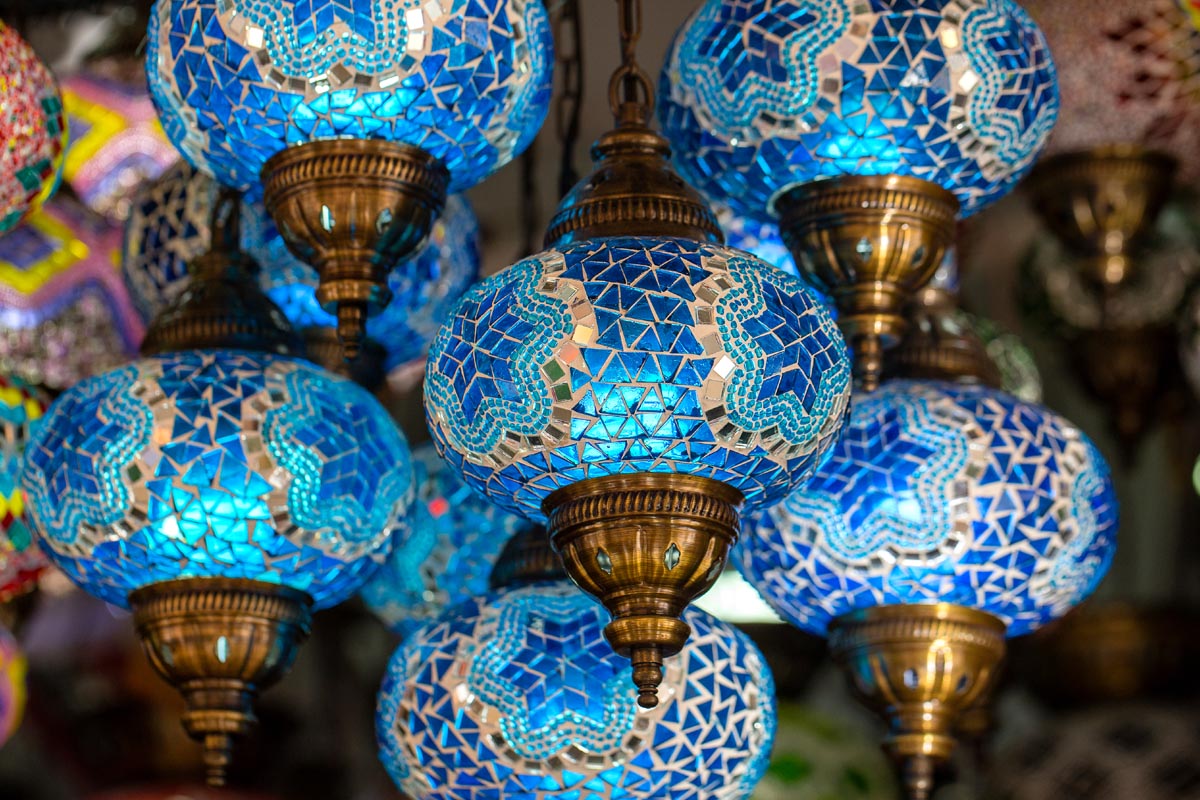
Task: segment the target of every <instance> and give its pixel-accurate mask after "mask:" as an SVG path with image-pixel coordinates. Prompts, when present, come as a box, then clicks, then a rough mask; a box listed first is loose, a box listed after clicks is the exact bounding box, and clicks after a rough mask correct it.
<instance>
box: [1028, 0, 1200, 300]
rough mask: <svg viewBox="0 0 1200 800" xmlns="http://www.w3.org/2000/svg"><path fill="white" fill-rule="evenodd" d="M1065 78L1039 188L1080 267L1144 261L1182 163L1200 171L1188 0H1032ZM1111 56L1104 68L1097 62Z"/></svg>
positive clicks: (1123, 271) (1102, 273) (1194, 44)
mask: <svg viewBox="0 0 1200 800" xmlns="http://www.w3.org/2000/svg"><path fill="white" fill-rule="evenodd" d="M1023 5H1025V7H1026V8H1028V9H1029V13H1030V15H1031V16H1032V17H1033V18H1034V19H1035V20H1037V22H1038V25H1039V26H1041V28H1042V30H1043V31H1045V33H1046V38H1047V40H1048V41H1049V43H1050V46H1051V48H1053V51H1054V54H1055V57H1056V59H1057V62H1058V64H1059V67H1060V69H1059V76H1060V79H1061V81H1062V101H1063V107H1062V124H1061V125H1060V126H1059V127H1058V128H1056V130H1055V132H1054V136H1053V137H1052V138H1051V140H1050V144H1049V146H1048V148H1047V150H1048V152H1051V153H1053V156H1052V157H1050V158H1047V159H1045V160H1044V161H1042V162H1041V163H1040V164H1039V165H1038V168H1037V170H1035V172H1034V174H1033V176H1032V178H1031V180H1030V182H1029V188H1030V191H1031V192H1032V194H1033V200H1034V205H1035V207H1036V208H1037V210H1038V211H1039V213H1040V214H1041V216H1042V217H1043V219H1044V221H1045V222H1046V224H1047V226H1048V227H1049V228H1050V230H1051V231H1053V232H1054V234H1055V235H1056V236H1058V237H1059V238H1060V239H1061V240H1062V242H1063V244H1064V245H1066V246H1067V247H1068V248H1069V249H1070V250H1071V252H1073V253H1074V254H1075V255H1076V256H1077V257H1078V259H1079V260H1078V266H1079V267H1080V269H1081V271H1082V274H1083V275H1084V276H1085V277H1086V278H1088V279H1089V280H1091V281H1093V282H1094V283H1096V284H1098V285H1100V286H1108V287H1110V288H1111V287H1115V286H1117V285H1119V284H1120V283H1121V282H1123V281H1124V280H1126V279H1127V277H1128V276H1129V273H1130V272H1131V271H1133V270H1135V269H1136V266H1137V262H1136V258H1135V255H1136V252H1137V250H1138V248H1139V245H1141V244H1144V243H1145V241H1146V239H1147V237H1148V236H1149V234H1150V232H1151V231H1152V230H1153V229H1154V224H1155V219H1156V217H1157V216H1158V213H1159V212H1160V211H1161V210H1162V208H1163V204H1164V203H1165V202H1166V200H1167V197H1168V195H1169V193H1170V190H1171V186H1172V183H1173V180H1174V178H1175V176H1176V175H1175V174H1176V171H1177V170H1178V171H1179V177H1180V178H1181V179H1183V181H1185V182H1188V183H1191V182H1194V181H1195V179H1196V177H1197V176H1198V175H1200V159H1198V158H1197V157H1196V154H1197V153H1198V152H1200V32H1197V30H1196V28H1195V27H1194V25H1193V24H1192V21H1191V19H1190V18H1189V15H1188V13H1187V11H1186V10H1185V9H1184V3H1183V2H1182V1H1181V0H1147V2H1143V3H1093V2H1089V0H1028V2H1024V3H1023ZM1096 64H1103V65H1104V69H1095V65H1096Z"/></svg>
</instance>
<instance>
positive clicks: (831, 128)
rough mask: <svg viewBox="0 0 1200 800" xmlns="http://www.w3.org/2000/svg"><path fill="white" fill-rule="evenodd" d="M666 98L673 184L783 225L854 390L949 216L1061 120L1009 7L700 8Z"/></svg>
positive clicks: (788, 1) (996, 193) (971, 207)
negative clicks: (846, 355) (833, 330)
mask: <svg viewBox="0 0 1200 800" xmlns="http://www.w3.org/2000/svg"><path fill="white" fill-rule="evenodd" d="M662 94H663V102H662V104H661V105H660V117H661V119H662V124H663V128H664V131H665V133H666V135H667V137H668V138H669V139H670V140H671V143H672V147H673V149H674V151H675V154H676V163H677V166H678V168H679V169H680V171H681V172H682V173H683V175H684V176H685V177H686V178H688V179H689V180H690V181H691V182H692V183H693V184H694V185H695V186H697V187H698V188H699V189H700V190H701V191H702V192H704V193H705V194H707V195H708V196H709V197H712V198H715V199H718V200H720V201H721V202H724V203H727V204H729V205H730V206H731V207H732V208H733V209H734V211H735V212H737V213H739V214H743V215H747V216H753V217H759V218H762V219H771V218H776V219H778V222H779V225H780V228H781V230H782V233H783V238H784V240H785V241H786V242H787V243H788V246H789V248H790V249H791V251H792V253H793V255H794V256H795V258H796V263H797V264H798V265H799V267H800V269H801V270H802V271H803V272H804V273H805V275H806V276H807V277H808V279H809V280H810V281H811V282H812V283H813V284H814V285H815V286H817V287H818V288H819V289H820V290H822V291H824V292H825V293H827V294H829V295H830V297H831V298H832V299H833V301H834V302H835V303H836V304H837V306H838V311H839V315H838V322H839V324H840V325H841V326H842V329H843V331H844V332H845V334H846V338H847V340H848V341H849V342H850V344H851V346H852V348H853V350H854V354H855V375H856V378H857V380H858V382H859V383H860V384H861V385H862V386H863V388H865V389H867V390H871V389H873V388H875V387H876V386H877V385H878V384H879V381H880V379H881V376H882V372H883V353H884V350H885V349H887V348H889V347H891V346H894V345H895V343H896V342H898V341H899V340H900V338H901V337H902V336H903V334H904V330H905V325H906V323H905V320H904V315H903V310H904V306H905V303H906V302H907V300H908V297H909V296H910V295H911V293H912V292H914V291H916V290H917V289H919V288H920V287H921V286H923V285H925V284H926V283H927V282H928V281H929V279H930V278H931V277H932V276H933V274H934V272H935V271H936V270H937V267H938V265H939V264H940V263H941V261H942V257H943V255H944V254H945V251H946V249H947V248H948V247H949V246H950V245H951V243H952V241H953V238H954V225H955V220H956V218H957V217H958V215H959V213H960V212H961V214H962V215H963V216H967V215H970V214H973V213H975V212H977V211H979V210H980V209H982V208H983V207H985V206H987V205H988V204H990V203H992V202H993V201H995V200H997V199H998V198H1000V197H1001V196H1003V195H1004V194H1006V193H1007V192H1008V191H1009V190H1010V189H1011V188H1012V187H1013V185H1015V184H1016V182H1017V181H1018V180H1019V179H1020V178H1021V177H1022V176H1023V175H1024V174H1025V173H1026V172H1027V171H1028V170H1029V168H1030V167H1031V166H1032V165H1033V161H1034V159H1035V157H1036V155H1037V153H1038V151H1039V150H1040V149H1041V147H1042V145H1043V143H1044V142H1045V139H1046V137H1047V135H1048V134H1049V132H1050V129H1051V127H1052V126H1053V125H1054V121H1055V117H1056V115H1057V110H1058V88H1057V82H1056V80H1055V73H1054V66H1053V64H1052V62H1051V60H1050V52H1049V49H1048V48H1047V47H1046V43H1045V40H1044V39H1043V38H1042V36H1041V34H1040V32H1039V31H1038V30H1037V28H1036V26H1034V24H1033V23H1032V21H1030V20H1029V18H1028V17H1027V16H1026V15H1025V13H1024V12H1023V11H1022V10H1021V9H1020V8H1019V7H1018V6H1017V5H1016V4H1015V3H1013V2H1011V0H1002V1H1001V2H984V0H970V1H969V2H965V3H963V2H949V1H948V0H932V1H931V2H923V3H919V4H913V3H899V2H883V3H873V4H862V3H851V2H848V0H837V2H830V3H822V4H820V5H819V6H814V5H813V4H810V3H803V2H798V0H767V2H763V3H754V4H746V3H740V2H736V0H707V1H706V2H705V3H704V4H703V5H702V6H701V7H700V8H699V9H698V10H697V11H696V12H695V14H694V15H693V16H692V17H691V19H690V20H689V21H688V22H687V23H686V24H685V26H684V28H683V30H682V31H680V33H679V35H678V36H677V38H676V40H675V44H674V46H673V47H672V50H671V52H670V54H669V55H668V60H667V65H666V68H665V70H664V73H663V79H662Z"/></svg>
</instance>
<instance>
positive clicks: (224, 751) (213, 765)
mask: <svg viewBox="0 0 1200 800" xmlns="http://www.w3.org/2000/svg"><path fill="white" fill-rule="evenodd" d="M232 761H233V737H232V736H229V735H228V734H224V733H210V734H209V735H207V736H205V737H204V767H205V779H206V782H207V783H208V785H209V786H211V787H213V788H214V789H220V788H221V787H223V786H224V785H225V778H226V772H227V771H228V769H229V765H230V763H231V762H232Z"/></svg>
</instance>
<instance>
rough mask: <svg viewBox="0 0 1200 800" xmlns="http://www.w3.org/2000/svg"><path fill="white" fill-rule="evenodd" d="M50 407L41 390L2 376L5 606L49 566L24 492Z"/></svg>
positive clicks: (0, 565)
mask: <svg viewBox="0 0 1200 800" xmlns="http://www.w3.org/2000/svg"><path fill="white" fill-rule="evenodd" d="M49 404H50V398H49V397H48V396H47V395H46V393H45V392H43V391H41V390H40V389H38V388H37V387H35V386H31V385H29V384H27V383H25V382H24V381H22V380H21V379H19V378H13V377H9V376H4V375H0V603H3V602H6V601H8V600H11V599H12V598H13V597H16V596H18V595H21V594H24V593H26V592H28V591H30V590H31V589H33V588H34V587H35V586H36V585H37V577H38V575H39V574H40V573H41V571H42V570H43V569H44V568H45V567H46V566H47V565H48V563H49V562H48V561H47V560H46V556H45V555H44V554H43V553H42V551H41V549H40V548H38V546H37V543H36V542H35V541H34V539H33V533H32V532H31V531H30V529H29V526H28V525H27V524H26V521H25V492H24V491H23V490H22V489H21V471H22V469H23V467H24V463H25V446H26V443H27V442H28V441H29V437H30V434H31V428H32V426H33V425H35V424H36V423H37V422H38V420H40V419H41V418H42V415H43V414H45V412H46V407H47V406H48V405H49Z"/></svg>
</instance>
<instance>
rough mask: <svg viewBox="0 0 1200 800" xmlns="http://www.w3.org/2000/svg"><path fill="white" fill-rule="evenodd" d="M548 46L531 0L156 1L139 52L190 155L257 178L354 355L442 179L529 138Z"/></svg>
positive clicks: (544, 85) (428, 219)
mask: <svg viewBox="0 0 1200 800" xmlns="http://www.w3.org/2000/svg"><path fill="white" fill-rule="evenodd" d="M199 20H203V22H202V23H199V22H198V21H199ZM553 63H554V54H553V41H552V38H551V35H550V26H549V19H548V16H547V14H546V10H545V8H544V7H543V5H542V2H541V0H432V2H425V3H411V2H397V0H368V2H359V3H350V4H347V3H342V2H333V0H318V1H317V2H315V3H307V2H305V3H297V2H292V1H291V0H279V1H278V2H272V3H259V2H251V1H250V0H236V2H225V1H224V0H222V1H221V2H218V0H161V2H159V3H157V5H156V9H155V12H154V13H153V14H152V16H151V22H150V32H149V47H148V53H147V61H146V64H147V71H148V74H149V78H150V89H151V92H152V94H153V96H154V99H155V104H156V105H157V106H158V109H159V113H160V114H161V116H162V119H163V125H164V127H165V129H166V131H167V134H168V135H169V136H170V137H171V139H172V141H174V142H175V144H176V145H177V146H178V147H179V148H180V149H181V150H182V151H183V153H184V155H185V156H186V157H187V159H188V160H189V161H191V162H192V164H194V165H195V166H197V167H199V168H201V169H202V170H204V171H206V172H208V173H210V174H212V175H214V176H215V177H216V178H217V180H218V181H220V182H221V183H223V184H225V185H228V186H233V187H236V188H239V189H243V190H252V192H255V193H256V192H257V191H258V187H259V184H260V181H261V184H262V187H261V188H262V190H263V191H264V192H265V202H266V205H267V208H268V209H269V210H270V212H271V215H272V216H273V217H274V218H275V220H276V221H277V222H278V223H279V227H280V231H281V233H282V234H283V235H284V237H285V239H286V240H287V242H288V246H289V247H290V248H291V249H292V251H293V252H294V253H295V254H296V255H297V256H298V257H299V258H300V259H301V261H303V262H304V263H306V264H310V265H311V266H313V267H314V268H315V269H316V270H317V273H318V274H319V275H320V276H321V283H320V287H319V289H318V296H319V298H320V301H321V304H322V305H323V306H325V307H326V308H327V309H329V310H331V311H332V310H336V313H337V317H338V323H339V326H338V327H339V332H340V333H341V334H342V336H343V340H344V342H345V343H346V345H347V352H348V354H349V355H355V354H356V353H357V349H358V346H359V345H360V343H361V341H362V339H363V337H364V336H365V332H364V330H363V327H364V325H365V320H366V317H367V315H368V313H374V311H377V310H379V309H381V308H382V307H383V306H385V305H387V300H388V291H387V286H386V283H387V281H386V278H387V273H388V271H389V270H390V269H391V268H392V267H393V266H394V265H396V264H397V263H400V262H402V261H405V260H407V259H408V258H409V257H410V256H411V255H412V254H413V253H414V252H415V251H416V249H417V248H418V247H419V246H420V244H421V242H423V241H424V239H425V238H426V236H427V235H428V233H429V228H430V226H431V225H432V224H433V222H434V220H435V219H436V218H437V216H438V214H439V213H440V212H441V210H442V205H443V204H444V202H445V198H446V192H447V190H449V191H453V192H458V191H462V190H464V189H467V188H469V187H471V186H473V185H475V184H476V183H478V182H480V181H481V180H483V179H484V178H485V177H487V176H488V175H490V174H491V173H492V172H494V171H495V170H496V169H498V168H499V167H501V166H503V165H504V164H505V163H507V162H508V161H510V160H511V159H512V158H513V157H514V156H516V155H517V154H519V153H520V152H522V151H523V150H524V149H525V148H526V147H527V146H528V145H529V143H530V142H531V141H532V140H533V138H534V136H535V135H536V133H537V131H538V129H539V128H540V127H541V123H542V121H543V120H544V119H545V116H546V111H547V109H548V106H549V99H550V86H551V69H552V65H553Z"/></svg>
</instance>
